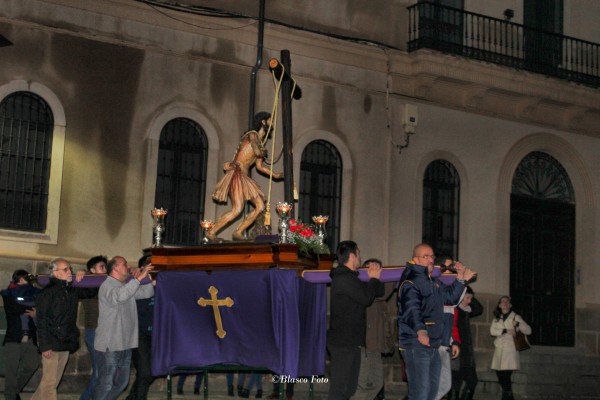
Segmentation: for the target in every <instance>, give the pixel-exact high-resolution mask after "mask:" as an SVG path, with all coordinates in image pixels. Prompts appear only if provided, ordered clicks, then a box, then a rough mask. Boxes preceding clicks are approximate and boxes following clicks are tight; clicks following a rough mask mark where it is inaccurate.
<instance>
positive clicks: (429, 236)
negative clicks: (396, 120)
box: [423, 160, 460, 259]
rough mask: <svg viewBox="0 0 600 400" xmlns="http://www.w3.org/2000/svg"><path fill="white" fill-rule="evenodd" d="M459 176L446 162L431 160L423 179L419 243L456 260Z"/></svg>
mask: <svg viewBox="0 0 600 400" xmlns="http://www.w3.org/2000/svg"><path fill="white" fill-rule="evenodd" d="M459 204H460V177H459V175H458V172H457V171H456V168H454V166H453V165H452V164H451V163H450V162H448V161H446V160H435V161H433V162H431V163H430V164H429V165H428V166H427V169H426V170H425V176H424V179H423V242H424V243H427V244H429V245H430V246H431V247H432V248H433V250H434V251H435V253H436V254H437V255H448V256H451V257H454V259H457V258H458V233H459V229H458V228H459V226H458V221H459Z"/></svg>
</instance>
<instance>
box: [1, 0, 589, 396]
mask: <svg viewBox="0 0 600 400" xmlns="http://www.w3.org/2000/svg"><path fill="white" fill-rule="evenodd" d="M182 3H183V4H185V5H182ZM241 3H242V4H240V2H238V1H230V0H224V1H222V2H219V6H218V7H219V10H215V9H214V4H213V2H211V1H201V0H196V1H193V0H188V1H187V2H181V1H179V2H174V1H167V0H164V1H159V0H156V1H134V0H102V1H79V0H46V1H42V0H26V1H22V0H0V34H1V35H2V36H3V37H4V38H6V39H7V40H8V41H9V42H11V43H12V45H7V46H5V47H1V48H0V120H1V121H2V126H1V128H0V129H2V132H1V134H2V143H1V144H0V146H1V147H0V154H1V157H2V158H1V159H0V269H1V272H0V273H1V277H2V280H1V282H2V285H5V284H7V282H8V279H9V277H10V274H11V273H12V271H13V270H14V269H16V268H15V267H16V266H24V267H26V268H27V269H33V270H34V271H35V272H36V273H43V272H44V268H43V266H44V265H45V263H46V262H47V261H48V260H50V259H51V258H53V257H56V256H64V257H66V258H68V259H71V260H74V261H75V263H83V262H85V260H87V258H89V257H91V256H93V255H96V254H108V255H109V256H112V255H117V254H120V255H124V256H125V257H127V258H128V259H130V260H135V259H137V258H138V257H139V256H140V255H141V251H142V249H143V248H145V247H148V246H149V245H150V243H151V235H152V220H151V218H150V210H151V209H152V208H153V207H165V208H169V210H170V215H169V216H168V217H167V225H168V226H169V228H168V229H170V231H168V232H167V241H168V242H169V243H171V244H194V243H198V240H199V229H198V224H199V221H200V220H202V219H213V220H214V219H216V218H217V217H218V216H219V215H221V214H222V213H223V212H225V211H226V209H227V206H223V205H217V204H216V203H214V202H213V200H212V198H211V194H212V190H213V188H214V187H215V185H216V183H217V181H218V180H219V179H220V177H221V176H222V173H223V172H222V165H223V163H225V162H227V161H230V159H231V157H232V155H233V154H234V152H235V149H236V147H237V145H238V141H239V138H240V135H241V133H242V132H244V131H245V130H246V129H247V128H248V114H249V111H248V110H249V91H250V90H249V89H250V79H251V74H252V68H253V66H254V65H255V64H256V63H257V61H256V56H257V40H258V39H257V38H258V31H259V25H260V21H259V19H258V18H257V16H258V13H259V4H258V2H250V1H246V2H241ZM491 3H492V2H479V1H474V0H436V1H432V2H416V1H408V0H395V1H383V0H376V1H370V2H368V3H366V4H361V3H360V2H351V1H344V0H335V1H327V2H312V3H309V4H304V5H301V6H299V5H297V4H296V2H294V1H288V0H283V1H281V0H278V1H267V2H266V4H265V15H266V22H265V25H264V27H265V30H264V52H263V55H262V57H263V65H262V67H261V68H259V69H258V72H257V74H256V82H257V83H256V106H255V109H256V110H257V111H259V110H267V111H271V110H272V109H273V104H274V100H275V87H276V85H277V82H276V81H274V80H273V77H272V76H271V74H270V72H269V70H268V68H267V67H266V64H267V61H268V60H269V59H271V58H277V59H279V58H280V57H281V51H282V50H289V52H290V54H291V59H292V75H293V77H294V78H295V80H296V82H297V84H298V85H299V86H300V87H301V88H302V93H303V95H302V98H301V99H300V100H294V101H293V102H292V109H293V148H294V167H293V168H294V181H295V184H296V186H297V188H298V190H299V192H300V201H299V203H298V204H297V207H296V208H297V210H298V213H299V216H301V217H302V218H303V219H306V218H309V217H310V215H314V214H316V213H319V214H320V213H327V214H330V215H331V216H332V218H331V219H330V222H329V223H328V229H329V231H328V234H329V238H330V241H331V242H335V241H338V240H343V239H352V240H355V241H356V242H357V243H359V245H360V247H361V251H362V254H363V255H364V256H367V257H371V256H375V257H379V258H381V259H383V260H384V262H385V264H387V265H403V264H404V263H405V262H406V260H408V259H410V258H411V252H412V248H413V246H414V245H415V244H417V243H420V242H422V241H427V242H430V243H432V244H433V245H434V249H435V251H436V252H437V253H438V254H442V253H446V254H450V255H452V256H454V257H457V258H458V259H460V260H461V261H463V262H464V263H465V264H467V265H468V266H471V267H473V268H474V269H475V270H477V271H478V272H479V278H478V280H477V282H476V283H475V284H474V285H473V287H474V290H475V292H476V293H477V294H478V296H479V297H480V298H481V299H483V300H484V305H485V306H486V309H485V313H484V317H482V320H481V321H476V320H475V321H474V322H475V328H476V329H477V335H478V348H479V349H480V350H481V351H480V354H482V356H481V357H482V361H481V362H480V368H482V369H486V368H487V365H484V364H483V363H487V362H489V360H486V358H485V357H487V356H489V351H490V349H491V338H490V337H489V332H488V330H487V329H488V326H489V322H490V318H491V312H492V310H493V308H494V307H495V302H496V300H497V299H498V298H499V297H500V295H504V294H510V295H511V296H512V297H513V302H514V304H515V306H516V307H517V308H518V309H519V310H520V311H521V312H522V313H523V315H524V316H525V318H526V319H527V320H529V321H532V323H533V326H534V334H533V336H532V342H533V343H534V344H538V345H539V347H538V348H540V349H542V350H539V351H542V352H543V353H544V354H551V355H554V354H565V352H566V354H570V355H573V354H577V355H581V354H584V355H586V356H591V355H595V356H598V355H599V354H600V292H599V291H598V290H596V288H595V285H596V282H598V281H599V280H600V268H599V267H598V266H597V264H598V262H597V260H598V259H600V247H599V246H597V241H598V238H597V235H598V232H597V226H599V225H600V224H599V222H600V221H599V219H600V215H598V212H597V210H598V196H599V194H600V181H599V180H598V174H597V165H598V164H599V163H600V155H599V154H600V138H599V136H600V131H599V128H598V127H599V126H600V92H599V91H598V87H600V50H599V45H598V43H600V19H598V18H597V16H598V15H600V4H597V2H595V1H592V0H553V1H544V2H542V1H534V0H503V1H497V2H493V4H491ZM278 125H280V124H278ZM279 130H280V128H279ZM280 135H281V134H280V133H279V132H277V136H276V138H275V140H276V144H275V146H276V147H275V148H276V151H275V153H278V152H279V151H280V150H279V149H280V148H281V143H282V141H281V136H280ZM282 168H283V167H282V165H281V161H279V162H278V163H276V164H275V169H276V170H282ZM253 177H255V178H256V179H257V180H258V182H259V183H260V185H261V187H262V188H263V189H266V188H267V186H268V181H267V179H266V178H264V177H263V176H262V175H259V174H258V173H254V174H253ZM282 198H283V188H282V185H281V184H275V185H274V186H273V192H272V200H271V201H272V204H276V203H277V201H281V200H282ZM272 212H273V214H274V210H272ZM232 231H233V229H232V228H228V229H227V230H226V231H224V233H223V234H222V236H223V237H224V238H228V236H229V235H230V234H231V232H232ZM330 245H332V246H333V245H334V244H333V243H330ZM82 368H83V367H82ZM393 368H395V367H393ZM73 371H74V373H79V372H78V371H79V370H78V369H77V368H76V367H74V369H73ZM390 379H392V378H390ZM523 390H524V391H525V390H526V389H523Z"/></svg>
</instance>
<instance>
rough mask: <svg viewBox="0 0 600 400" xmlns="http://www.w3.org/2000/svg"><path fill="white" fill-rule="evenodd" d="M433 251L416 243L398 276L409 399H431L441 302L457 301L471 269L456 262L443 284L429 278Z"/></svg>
mask: <svg viewBox="0 0 600 400" xmlns="http://www.w3.org/2000/svg"><path fill="white" fill-rule="evenodd" d="M434 260H435V254H434V253H433V249H432V248H431V246H429V245H427V244H424V243H422V244H419V245H417V246H415V248H414V250H413V259H412V261H409V262H408V263H407V264H406V270H405V271H404V273H403V274H402V277H401V279H400V289H399V296H398V330H399V335H400V340H399V342H400V350H401V355H402V359H403V360H404V362H405V364H406V374H407V376H408V398H409V400H434V399H435V397H436V395H437V391H438V384H439V379H440V370H441V362H440V354H439V352H438V348H439V347H440V345H441V343H442V334H443V321H442V319H443V314H444V304H450V305H457V304H458V303H459V301H460V299H461V296H462V294H463V293H464V290H465V286H466V282H467V281H468V280H470V279H471V278H473V277H474V276H475V274H476V273H475V272H474V271H472V270H470V269H469V268H466V267H464V266H463V265H461V266H460V270H459V266H458V264H457V279H456V280H455V281H454V283H453V284H452V285H444V284H443V283H442V282H441V281H440V280H439V279H437V278H432V277H431V273H432V271H433V263H434Z"/></svg>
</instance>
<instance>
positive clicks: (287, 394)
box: [267, 375, 294, 400]
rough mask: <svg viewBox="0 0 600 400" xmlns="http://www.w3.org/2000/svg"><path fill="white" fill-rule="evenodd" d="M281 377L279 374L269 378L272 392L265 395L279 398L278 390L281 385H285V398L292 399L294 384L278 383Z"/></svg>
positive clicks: (271, 398)
mask: <svg viewBox="0 0 600 400" xmlns="http://www.w3.org/2000/svg"><path fill="white" fill-rule="evenodd" d="M280 379H281V376H280V375H273V376H272V378H271V380H272V381H273V392H272V393H271V394H270V395H269V396H268V397H267V399H270V400H273V399H278V398H279V390H280V388H282V386H285V398H286V400H293V399H294V384H293V383H292V382H288V383H279V381H280Z"/></svg>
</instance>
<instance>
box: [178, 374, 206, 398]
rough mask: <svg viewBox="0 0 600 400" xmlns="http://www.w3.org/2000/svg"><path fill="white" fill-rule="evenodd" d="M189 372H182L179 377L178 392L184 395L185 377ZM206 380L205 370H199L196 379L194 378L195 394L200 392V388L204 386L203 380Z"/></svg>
mask: <svg viewBox="0 0 600 400" xmlns="http://www.w3.org/2000/svg"><path fill="white" fill-rule="evenodd" d="M188 375H189V374H181V375H179V378H178V379H177V394H181V395H183V394H184V393H183V386H184V385H185V379H186V378H187V376H188ZM203 380H204V372H198V373H197V374H196V379H195V380H194V394H200V388H201V387H202V381H203Z"/></svg>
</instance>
